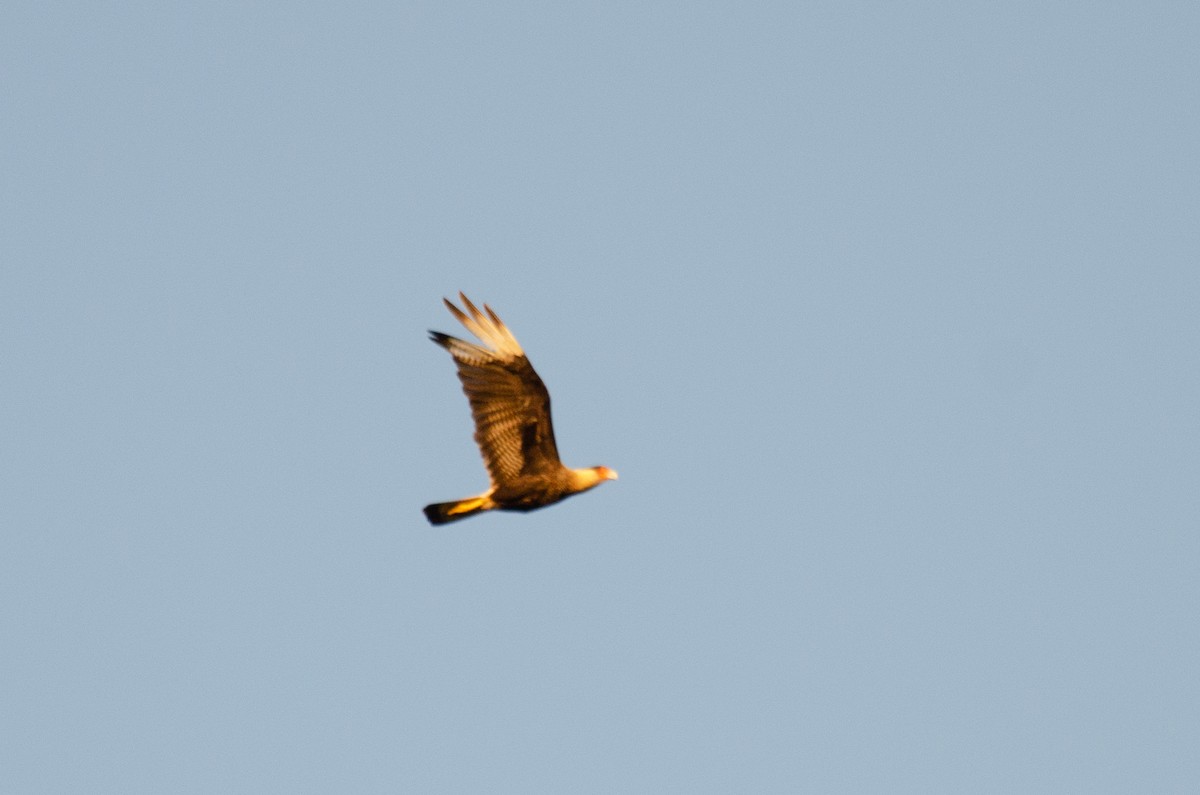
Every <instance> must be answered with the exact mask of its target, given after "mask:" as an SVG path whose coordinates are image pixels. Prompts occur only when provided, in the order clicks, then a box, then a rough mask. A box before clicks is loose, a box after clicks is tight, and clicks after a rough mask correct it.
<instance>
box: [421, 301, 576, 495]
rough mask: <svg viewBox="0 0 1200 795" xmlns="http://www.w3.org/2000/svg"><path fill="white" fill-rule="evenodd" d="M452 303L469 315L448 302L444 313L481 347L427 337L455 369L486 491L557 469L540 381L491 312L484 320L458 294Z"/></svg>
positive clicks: (545, 395) (547, 396) (446, 337)
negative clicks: (451, 359) (488, 481)
mask: <svg viewBox="0 0 1200 795" xmlns="http://www.w3.org/2000/svg"><path fill="white" fill-rule="evenodd" d="M458 297H459V298H461V299H462V302H463V305H464V306H465V307H466V308H467V312H468V313H469V314H464V313H463V312H462V311H461V310H460V309H459V308H458V307H456V306H455V305H454V304H452V303H450V301H446V307H447V308H448V309H449V310H450V312H451V314H453V315H454V316H455V317H456V318H458V321H459V322H460V323H462V324H463V325H464V326H465V327H466V328H467V330H468V331H470V332H471V333H472V334H474V335H475V336H476V337H478V338H479V339H480V341H481V342H483V343H484V346H486V347H484V346H480V345H475V344H473V343H470V342H465V341H463V340H460V339H458V338H457V337H451V336H450V335H448V334H442V333H441V332H438V331H431V332H429V336H430V338H431V339H432V340H433V341H434V342H436V343H437V344H438V345H441V346H442V347H443V348H445V349H446V350H448V351H450V355H451V356H453V357H454V362H455V364H456V365H458V378H459V380H460V381H462V385H463V392H465V393H466V394H467V399H468V400H469V401H470V403H471V416H473V417H474V418H475V442H476V443H477V444H478V445H479V452H480V453H482V454H483V463H484V464H485V465H486V466H487V470H488V475H490V476H491V480H492V485H493V486H499V485H501V484H504V483H506V482H511V481H512V480H513V479H515V478H517V477H519V476H520V475H523V474H524V475H529V474H533V473H536V472H540V471H546V470H547V469H558V468H561V467H562V462H561V461H559V458H558V448H557V447H556V446H555V444H554V428H553V427H552V426H551V424H550V393H549V392H547V391H546V386H545V384H543V383H542V379H540V378H538V374H537V373H536V372H534V370H533V366H532V365H531V364H530V363H529V359H527V358H525V352H524V351H523V350H521V346H520V344H519V343H518V342H517V340H516V338H515V337H513V335H512V332H510V331H509V330H508V328H507V327H506V326H505V325H504V323H503V322H502V321H501V320H500V318H499V317H497V316H496V313H495V312H493V311H492V309H491V307H489V306H488V305H487V304H484V305H483V308H484V311H485V312H486V314H484V312H480V311H479V310H478V309H476V308H475V305H474V304H472V303H471V302H470V300H468V298H467V297H466V296H465V295H463V294H462V293H459V294H458ZM443 300H445V299H443Z"/></svg>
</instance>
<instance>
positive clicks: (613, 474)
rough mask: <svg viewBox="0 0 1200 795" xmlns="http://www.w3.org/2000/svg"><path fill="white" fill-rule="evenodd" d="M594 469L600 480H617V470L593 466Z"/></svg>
mask: <svg viewBox="0 0 1200 795" xmlns="http://www.w3.org/2000/svg"><path fill="white" fill-rule="evenodd" d="M592 471H593V472H595V473H596V476H597V479H598V480H616V479H617V471H616V470H615V469H609V468H608V467H592Z"/></svg>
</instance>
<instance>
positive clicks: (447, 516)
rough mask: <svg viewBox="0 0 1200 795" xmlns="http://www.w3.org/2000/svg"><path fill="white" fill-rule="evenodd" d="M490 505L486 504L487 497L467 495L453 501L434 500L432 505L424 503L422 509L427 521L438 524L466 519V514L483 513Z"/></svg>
mask: <svg viewBox="0 0 1200 795" xmlns="http://www.w3.org/2000/svg"><path fill="white" fill-rule="evenodd" d="M491 507H492V506H491V505H488V500H487V497H468V498H467V499H465V500H455V501H454V502H435V503H434V504H433V505H426V506H425V509H424V510H425V518H426V519H428V520H429V523H430V524H433V525H438V524H449V523H450V522H457V521H458V520H459V519H466V518H467V517H468V516H474V515H475V514H477V513H483V512H484V511H486V510H488V509H489V508H491Z"/></svg>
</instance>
